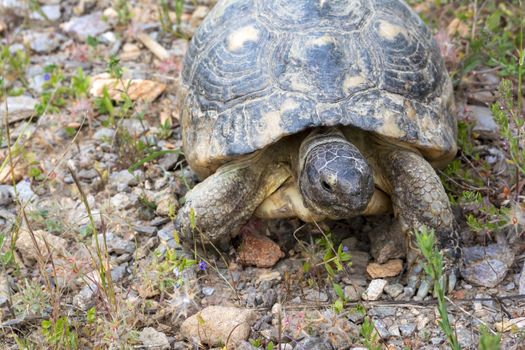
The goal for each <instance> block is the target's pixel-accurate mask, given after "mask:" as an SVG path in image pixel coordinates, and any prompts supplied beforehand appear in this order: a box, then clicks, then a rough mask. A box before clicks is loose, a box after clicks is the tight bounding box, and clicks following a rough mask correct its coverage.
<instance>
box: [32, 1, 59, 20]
mask: <svg viewBox="0 0 525 350" xmlns="http://www.w3.org/2000/svg"><path fill="white" fill-rule="evenodd" d="M40 10H41V11H42V12H43V14H44V15H45V18H44V17H43V16H42V14H41V13H40V12H38V11H34V12H32V13H31V15H30V16H29V17H30V18H31V19H35V20H37V21H44V20H50V21H52V22H56V21H58V20H59V19H60V16H61V15H62V14H61V13H60V5H58V4H53V5H43V6H40Z"/></svg>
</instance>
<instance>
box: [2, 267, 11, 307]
mask: <svg viewBox="0 0 525 350" xmlns="http://www.w3.org/2000/svg"><path fill="white" fill-rule="evenodd" d="M10 295H11V293H10V288H9V279H8V277H7V274H5V273H4V272H0V307H2V306H3V305H4V304H5V303H6V302H7V301H8V300H9V296H10Z"/></svg>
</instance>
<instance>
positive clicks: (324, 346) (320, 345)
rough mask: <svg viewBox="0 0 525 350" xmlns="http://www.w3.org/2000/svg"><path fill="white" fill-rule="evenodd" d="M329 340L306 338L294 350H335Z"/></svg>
mask: <svg viewBox="0 0 525 350" xmlns="http://www.w3.org/2000/svg"><path fill="white" fill-rule="evenodd" d="M333 349H334V348H333V347H332V344H330V341H328V339H322V338H317V337H306V338H304V339H303V340H301V341H300V342H299V343H297V345H296V346H295V348H294V350H333Z"/></svg>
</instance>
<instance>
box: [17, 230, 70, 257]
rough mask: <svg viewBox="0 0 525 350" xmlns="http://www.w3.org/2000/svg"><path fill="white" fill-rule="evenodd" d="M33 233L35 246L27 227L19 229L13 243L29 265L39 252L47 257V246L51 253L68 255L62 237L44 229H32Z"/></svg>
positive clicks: (65, 243) (65, 242)
mask: <svg viewBox="0 0 525 350" xmlns="http://www.w3.org/2000/svg"><path fill="white" fill-rule="evenodd" d="M33 233H34V236H35V237H34V238H35V241H36V244H37V247H35V243H34V242H33V239H32V237H31V236H32V235H31V233H29V231H28V230H27V229H22V230H20V233H19V235H18V238H17V240H16V243H15V246H16V249H17V250H18V251H19V253H20V255H21V256H22V258H23V259H24V261H25V262H27V263H28V264H30V265H31V264H33V263H34V262H36V261H37V259H38V257H39V254H42V255H43V257H47V256H48V254H49V252H48V247H49V249H50V250H51V253H52V254H53V255H54V254H59V255H63V256H67V255H68V254H67V248H66V247H67V241H66V240H65V239H64V238H62V237H58V236H55V235H52V234H50V233H48V232H46V231H44V230H36V231H33ZM46 243H47V244H46ZM39 252H40V253H39Z"/></svg>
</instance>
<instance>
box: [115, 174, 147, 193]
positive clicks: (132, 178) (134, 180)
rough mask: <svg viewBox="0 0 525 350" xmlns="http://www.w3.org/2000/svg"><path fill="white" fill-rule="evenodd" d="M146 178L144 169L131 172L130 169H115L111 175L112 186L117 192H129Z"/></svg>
mask: <svg viewBox="0 0 525 350" xmlns="http://www.w3.org/2000/svg"><path fill="white" fill-rule="evenodd" d="M143 179H144V172H143V171H142V170H135V171H134V172H133V173H130V172H129V171H128V170H121V171H115V172H113V173H111V175H110V176H109V185H110V188H111V189H113V190H115V191H117V192H127V191H129V188H130V187H132V186H137V185H138V184H139V183H140V182H142V181H143Z"/></svg>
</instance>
